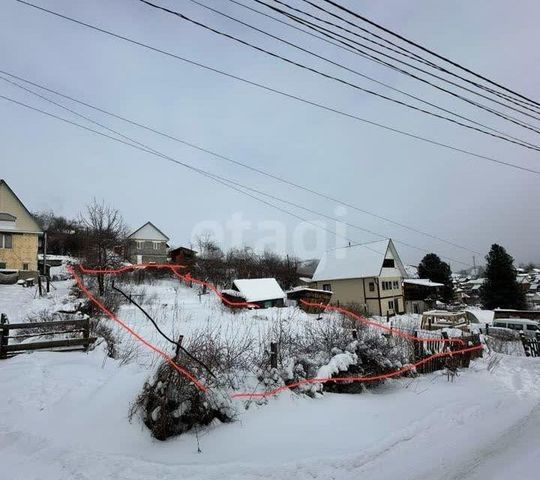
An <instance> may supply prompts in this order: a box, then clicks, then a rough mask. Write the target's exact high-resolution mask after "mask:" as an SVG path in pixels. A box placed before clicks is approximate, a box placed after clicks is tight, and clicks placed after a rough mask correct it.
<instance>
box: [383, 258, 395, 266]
mask: <svg viewBox="0 0 540 480" xmlns="http://www.w3.org/2000/svg"><path fill="white" fill-rule="evenodd" d="M382 266H383V268H394V259H393V258H385V259H384V260H383V262H382Z"/></svg>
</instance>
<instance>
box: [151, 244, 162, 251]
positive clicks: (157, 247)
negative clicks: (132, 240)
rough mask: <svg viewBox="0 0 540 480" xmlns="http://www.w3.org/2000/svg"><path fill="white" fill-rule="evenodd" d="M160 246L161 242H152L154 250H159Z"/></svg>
mask: <svg viewBox="0 0 540 480" xmlns="http://www.w3.org/2000/svg"><path fill="white" fill-rule="evenodd" d="M159 244H160V242H152V248H153V249H154V250H159Z"/></svg>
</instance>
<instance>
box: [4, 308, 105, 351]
mask: <svg viewBox="0 0 540 480" xmlns="http://www.w3.org/2000/svg"><path fill="white" fill-rule="evenodd" d="M16 330H22V331H23V332H22V333H19V334H17V335H13V333H14V332H15V331H16ZM66 334H70V335H71V334H77V335H78V337H79V338H77V337H75V338H54V337H58V336H59V335H62V336H65V335H66ZM44 336H47V337H50V336H52V337H53V339H51V340H43V341H37V342H22V343H21V340H26V339H29V338H36V337H44ZM95 341H96V339H95V338H93V337H90V319H88V318H85V319H82V320H58V321H52V322H29V323H9V322H8V318H7V316H6V315H5V314H1V316H0V359H1V358H7V357H10V356H13V355H16V354H18V353H23V352H30V351H34V350H55V351H72V350H85V351H86V350H88V348H89V347H90V345H91V344H92V343H94V342H95Z"/></svg>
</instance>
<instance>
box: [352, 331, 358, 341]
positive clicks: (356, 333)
mask: <svg viewBox="0 0 540 480" xmlns="http://www.w3.org/2000/svg"><path fill="white" fill-rule="evenodd" d="M352 338H353V340H358V330H356V328H354V329H353V331H352Z"/></svg>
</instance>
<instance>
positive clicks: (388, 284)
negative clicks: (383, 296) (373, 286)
mask: <svg viewBox="0 0 540 480" xmlns="http://www.w3.org/2000/svg"><path fill="white" fill-rule="evenodd" d="M382 289H383V290H392V282H390V281H383V282H382Z"/></svg>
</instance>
